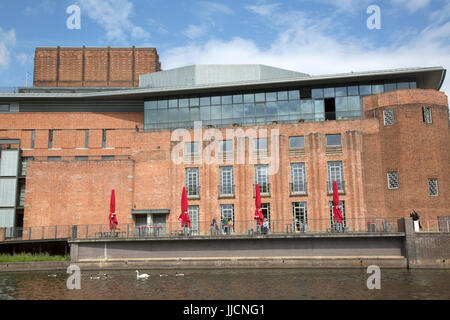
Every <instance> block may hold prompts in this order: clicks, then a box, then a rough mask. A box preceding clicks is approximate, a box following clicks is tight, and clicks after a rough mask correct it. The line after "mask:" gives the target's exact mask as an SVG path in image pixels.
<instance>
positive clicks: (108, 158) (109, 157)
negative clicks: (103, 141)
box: [102, 156, 114, 160]
mask: <svg viewBox="0 0 450 320" xmlns="http://www.w3.org/2000/svg"><path fill="white" fill-rule="evenodd" d="M102 160H114V156H102Z"/></svg>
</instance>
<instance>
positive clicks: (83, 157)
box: [75, 156, 89, 161]
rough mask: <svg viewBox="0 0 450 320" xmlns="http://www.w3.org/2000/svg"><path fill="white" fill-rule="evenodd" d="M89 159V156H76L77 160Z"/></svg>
mask: <svg viewBox="0 0 450 320" xmlns="http://www.w3.org/2000/svg"><path fill="white" fill-rule="evenodd" d="M88 159H89V157H88V156H76V157H75V160H77V161H86V160H88Z"/></svg>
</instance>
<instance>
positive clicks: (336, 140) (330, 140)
mask: <svg viewBox="0 0 450 320" xmlns="http://www.w3.org/2000/svg"><path fill="white" fill-rule="evenodd" d="M340 146H341V135H340V134H327V147H340Z"/></svg>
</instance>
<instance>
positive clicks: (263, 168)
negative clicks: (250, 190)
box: [255, 164, 270, 194]
mask: <svg viewBox="0 0 450 320" xmlns="http://www.w3.org/2000/svg"><path fill="white" fill-rule="evenodd" d="M257 184H259V190H260V192H261V194H268V193H270V184H269V167H268V166H267V165H265V164H263V165H255V188H256V185H257Z"/></svg>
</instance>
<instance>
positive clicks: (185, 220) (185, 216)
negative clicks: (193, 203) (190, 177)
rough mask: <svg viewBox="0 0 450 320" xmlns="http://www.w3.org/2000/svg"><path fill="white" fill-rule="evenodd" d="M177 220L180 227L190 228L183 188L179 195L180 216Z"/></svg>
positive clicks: (184, 189) (184, 188)
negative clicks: (179, 222)
mask: <svg viewBox="0 0 450 320" xmlns="http://www.w3.org/2000/svg"><path fill="white" fill-rule="evenodd" d="M178 220H179V221H181V226H182V227H188V228H190V227H191V219H189V213H188V199H187V194H186V187H183V192H182V193H181V214H180V216H179V217H178Z"/></svg>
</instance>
